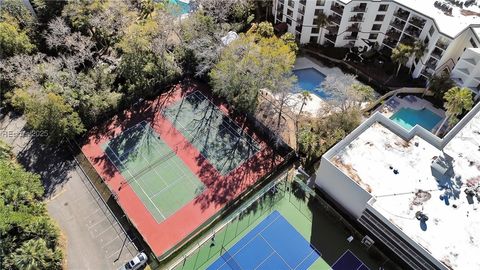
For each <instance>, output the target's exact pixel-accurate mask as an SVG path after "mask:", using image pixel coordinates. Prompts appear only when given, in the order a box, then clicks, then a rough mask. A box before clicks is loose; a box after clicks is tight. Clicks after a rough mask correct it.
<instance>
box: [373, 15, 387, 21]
mask: <svg viewBox="0 0 480 270" xmlns="http://www.w3.org/2000/svg"><path fill="white" fill-rule="evenodd" d="M383 19H385V15H377V16H376V17H375V21H376V22H383Z"/></svg>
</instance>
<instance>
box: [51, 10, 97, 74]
mask: <svg viewBox="0 0 480 270" xmlns="http://www.w3.org/2000/svg"><path fill="white" fill-rule="evenodd" d="M45 39H46V42H47V45H48V47H49V48H50V49H55V50H56V51H57V53H58V54H59V55H60V57H61V58H62V59H63V60H64V62H65V65H69V64H70V65H72V66H71V68H76V67H78V66H80V65H84V63H85V61H91V60H93V48H94V46H95V43H94V42H93V41H92V40H91V38H90V37H88V36H84V35H82V34H81V33H80V32H71V29H70V27H69V26H67V24H66V23H65V21H64V20H63V19H62V18H56V19H54V20H52V21H50V22H49V23H48V33H47V34H46V35H45Z"/></svg>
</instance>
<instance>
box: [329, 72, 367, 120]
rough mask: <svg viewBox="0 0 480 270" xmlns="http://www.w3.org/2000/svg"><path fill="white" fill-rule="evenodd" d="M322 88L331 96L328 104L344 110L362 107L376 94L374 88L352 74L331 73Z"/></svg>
mask: <svg viewBox="0 0 480 270" xmlns="http://www.w3.org/2000/svg"><path fill="white" fill-rule="evenodd" d="M322 88H323V89H324V90H325V92H326V93H328V95H330V96H331V98H330V99H328V100H327V104H329V105H331V106H332V107H334V108H336V109H339V110H340V111H342V112H346V111H348V110H350V109H354V108H356V109H360V108H361V106H362V104H363V103H364V102H369V101H371V100H372V99H373V98H374V96H375V91H374V90H373V88H371V87H370V86H368V85H363V84H360V83H359V82H358V81H357V80H356V76H355V75H352V74H345V75H329V76H327V77H326V78H325V80H324V81H323V82H322Z"/></svg>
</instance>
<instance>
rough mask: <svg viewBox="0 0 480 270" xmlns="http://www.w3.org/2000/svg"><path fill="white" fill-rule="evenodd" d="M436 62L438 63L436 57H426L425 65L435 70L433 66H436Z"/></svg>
mask: <svg viewBox="0 0 480 270" xmlns="http://www.w3.org/2000/svg"><path fill="white" fill-rule="evenodd" d="M437 63H438V61H437V59H435V58H431V57H430V59H428V61H427V63H426V64H425V66H426V67H428V68H431V69H433V70H435V68H436V67H437Z"/></svg>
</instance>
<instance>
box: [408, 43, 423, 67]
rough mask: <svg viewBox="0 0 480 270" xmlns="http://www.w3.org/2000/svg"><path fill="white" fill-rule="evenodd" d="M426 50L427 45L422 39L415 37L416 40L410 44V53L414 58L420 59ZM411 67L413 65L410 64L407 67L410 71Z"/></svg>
mask: <svg viewBox="0 0 480 270" xmlns="http://www.w3.org/2000/svg"><path fill="white" fill-rule="evenodd" d="M426 50H427V46H426V45H425V43H424V42H423V41H421V40H419V39H417V40H415V42H414V43H413V45H412V53H411V54H412V56H413V57H414V58H415V59H420V58H422V57H423V55H424V54H425V51H426ZM412 67H413V65H411V66H410V68H409V72H410V73H411V72H412Z"/></svg>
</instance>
